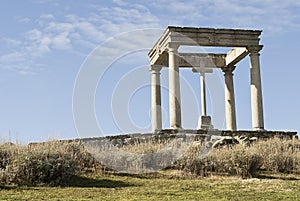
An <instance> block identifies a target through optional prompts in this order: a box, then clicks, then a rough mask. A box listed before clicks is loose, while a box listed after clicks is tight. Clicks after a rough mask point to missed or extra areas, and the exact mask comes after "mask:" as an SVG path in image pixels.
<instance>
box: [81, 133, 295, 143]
mask: <svg viewBox="0 0 300 201" xmlns="http://www.w3.org/2000/svg"><path fill="white" fill-rule="evenodd" d="M230 137H232V138H236V137H237V138H247V139H251V138H252V139H253V138H256V139H258V140H259V139H269V138H273V137H279V138H286V139H292V138H295V139H297V132H291V131H247V130H239V131H228V130H217V129H214V130H208V129H207V130H205V129H199V130H191V129H163V130H157V131H155V132H154V133H133V134H124V135H112V136H104V137H92V138H81V139H76V140H78V141H81V142H83V143H84V144H86V143H88V144H89V143H91V142H97V143H100V144H105V143H109V144H112V145H114V146H117V147H120V146H123V145H127V144H133V143H142V142H146V141H149V140H154V141H155V140H160V141H161V140H164V139H165V140H170V139H175V138H177V139H183V140H186V139H187V138H188V139H191V138H192V139H193V141H212V142H213V141H216V140H219V139H222V138H230Z"/></svg>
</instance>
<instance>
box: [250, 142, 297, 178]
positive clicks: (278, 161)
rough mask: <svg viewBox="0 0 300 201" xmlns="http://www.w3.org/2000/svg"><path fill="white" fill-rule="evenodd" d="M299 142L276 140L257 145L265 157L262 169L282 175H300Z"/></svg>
mask: <svg viewBox="0 0 300 201" xmlns="http://www.w3.org/2000/svg"><path fill="white" fill-rule="evenodd" d="M299 145H300V143H299V141H296V140H289V139H279V138H274V139H270V140H267V141H259V142H257V144H256V145H255V147H256V149H257V152H258V153H259V154H260V155H261V157H263V159H264V160H263V164H262V169H265V170H267V171H272V172H276V173H278V172H280V173H298V174H299V173H300V150H299V147H300V146H299Z"/></svg>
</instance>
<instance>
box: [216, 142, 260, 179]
mask: <svg viewBox="0 0 300 201" xmlns="http://www.w3.org/2000/svg"><path fill="white" fill-rule="evenodd" d="M211 154H212V159H213V160H214V165H215V170H216V172H219V173H228V174H230V175H236V176H241V177H242V178H251V177H253V176H255V175H256V174H257V172H258V171H259V169H260V167H261V165H262V162H263V158H262V157H261V156H260V155H259V154H258V153H257V151H256V150H255V146H251V147H245V146H243V145H240V144H239V145H236V146H235V147H233V148H222V149H219V150H213V151H212V153H211Z"/></svg>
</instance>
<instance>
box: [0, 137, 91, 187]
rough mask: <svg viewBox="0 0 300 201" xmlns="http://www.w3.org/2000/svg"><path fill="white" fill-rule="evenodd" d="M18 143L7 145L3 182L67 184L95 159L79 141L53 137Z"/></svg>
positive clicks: (1, 178) (17, 183)
mask: <svg viewBox="0 0 300 201" xmlns="http://www.w3.org/2000/svg"><path fill="white" fill-rule="evenodd" d="M17 147H18V148H14V149H13V148H5V149H4V150H5V152H3V153H6V154H3V156H4V157H3V158H4V160H3V161H7V162H5V164H3V168H1V170H0V181H1V183H2V184H15V185H28V186H32V185H51V186H57V185H65V184H67V183H68V179H69V178H70V177H71V176H73V175H75V174H77V173H78V172H79V171H81V170H83V169H84V168H85V167H88V166H90V165H91V164H92V163H93V158H92V157H91V156H90V155H89V154H88V153H87V152H86V151H85V150H84V149H83V147H82V146H81V145H80V143H78V142H68V143H65V142H59V141H52V142H46V143H40V144H35V145H34V146H31V147H28V148H27V147H21V146H17ZM16 150H18V151H16ZM0 153H2V152H0Z"/></svg>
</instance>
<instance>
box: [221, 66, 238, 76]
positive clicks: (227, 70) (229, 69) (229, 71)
mask: <svg viewBox="0 0 300 201" xmlns="http://www.w3.org/2000/svg"><path fill="white" fill-rule="evenodd" d="M235 67H236V66H224V67H223V68H221V69H222V71H223V73H224V75H228V74H231V75H233V73H232V72H233V71H234V70H235Z"/></svg>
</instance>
